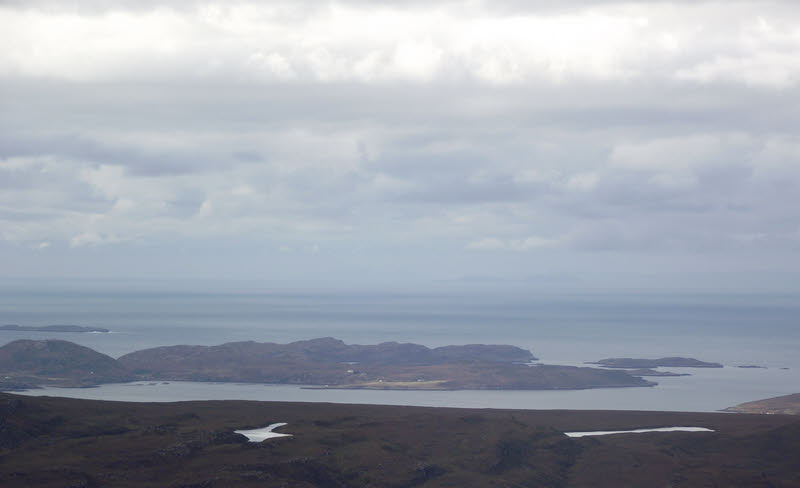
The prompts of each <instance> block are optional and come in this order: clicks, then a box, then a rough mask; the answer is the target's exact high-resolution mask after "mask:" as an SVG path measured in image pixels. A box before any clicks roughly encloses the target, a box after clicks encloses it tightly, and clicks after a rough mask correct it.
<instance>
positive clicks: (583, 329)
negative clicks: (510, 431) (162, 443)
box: [0, 287, 800, 411]
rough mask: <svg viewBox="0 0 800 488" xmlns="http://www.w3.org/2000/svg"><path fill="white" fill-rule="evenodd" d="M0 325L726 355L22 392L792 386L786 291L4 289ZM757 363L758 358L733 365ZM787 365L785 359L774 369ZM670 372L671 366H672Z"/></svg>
mask: <svg viewBox="0 0 800 488" xmlns="http://www.w3.org/2000/svg"><path fill="white" fill-rule="evenodd" d="M1 291H2V293H1V294H0V324H19V325H50V324H76V325H83V326H97V327H105V328H108V329H111V330H112V333H110V334H71V333H60V334H59V333H49V334H47V333H37V332H0V344H5V343H7V342H10V341H13V340H16V339H21V338H34V339H42V338H58V339H65V340H69V341H73V342H76V343H79V344H83V345H86V346H88V347H91V348H93V349H95V350H97V351H100V352H103V353H105V354H109V355H111V356H113V357H119V356H120V355H122V354H126V353H128V352H132V351H135V350H138V349H143V348H147V347H155V346H163V345H173V344H204V345H214V344H221V343H224V342H232V341H244V340H255V341H260V342H264V341H270V342H279V343H285V342H290V341H295V340H300V339H310V338H315V337H324V336H332V337H337V338H339V339H342V340H344V341H345V342H348V343H360V344H373V343H378V342H383V341H399V342H416V343H420V344H425V345H427V346H430V347H435V346H441V345H447V344H468V343H491V344H499V343H502V344H513V345H517V346H520V347H524V348H528V349H530V350H531V351H532V352H533V353H534V354H535V355H536V356H537V357H539V358H540V359H541V361H542V362H545V363H550V364H581V363H583V362H584V361H595V360H598V359H602V358H606V357H621V356H623V357H649V358H653V357H661V356H687V357H695V358H698V359H701V360H704V361H714V362H720V363H723V364H725V365H726V367H725V368H723V369H716V370H697V369H694V370H691V369H688V370H686V372H690V373H692V374H693V376H690V377H679V378H655V381H658V382H659V385H658V386H657V387H654V388H626V389H602V390H587V391H538V392H511V391H493V392H491V391H459V392H397V391H393V392H381V391H341V390H307V389H301V388H298V387H294V386H275V385H272V386H268V385H239V384H227V385H220V384H202V383H180V382H173V383H171V384H170V385H162V384H160V383H158V384H153V385H148V384H133V385H105V386H103V387H100V388H94V389H88V390H71V389H46V390H39V391H38V392H31V393H32V394H42V393H46V394H49V395H63V396H76V397H85V398H102V399H109V400H139V401H177V400H189V399H212V398H213V399H226V398H227V399H258V400H286V401H329V402H345V403H376V404H408V405H432V406H459V407H497V408H581V409H582V408H613V409H646V410H697V411H709V410H716V409H721V408H724V407H727V406H730V405H733V404H736V403H740V402H744V401H749V400H756V399H760V398H764V397H769V396H776V395H782V394H788V393H795V392H798V391H800V299H798V297H796V296H778V297H776V296H753V295H739V296H725V295H703V296H692V295H676V294H672V295H667V294H665V295H654V294H648V295H644V294H598V293H593V294H561V295H559V294H552V293H551V294H548V295H542V294H533V293H532V294H530V295H525V294H521V293H516V294H508V295H501V294H484V295H478V294H464V295H453V294H449V295H448V294H430V295H421V294H420V295H413V294H377V293H376V294H346V293H320V294H275V293H241V292H237V293H175V292H162V291H159V292H142V291H138V292H127V291H116V290H103V291H90V292H87V291H81V292H77V291H74V292H70V291H64V290H55V289H54V290H50V291H40V290H30V289H29V290H19V289H12V288H8V287H6V288H3V289H2V290H1ZM739 365H759V366H763V367H765V368H766V369H741V368H736V366H739ZM783 368H788V369H783ZM670 369H671V370H674V371H680V370H679V369H675V368H670Z"/></svg>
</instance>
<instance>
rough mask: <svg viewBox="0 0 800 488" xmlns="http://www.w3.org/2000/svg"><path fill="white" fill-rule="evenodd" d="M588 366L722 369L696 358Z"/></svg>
mask: <svg viewBox="0 0 800 488" xmlns="http://www.w3.org/2000/svg"><path fill="white" fill-rule="evenodd" d="M587 364H597V365H600V366H602V367H604V368H622V369H639V368H647V369H652V368H659V367H667V368H722V367H723V366H722V365H721V364H719V363H707V362H705V361H699V360H697V359H694V358H681V357H669V358H659V359H635V358H608V359H601V360H599V361H596V362H591V363H587Z"/></svg>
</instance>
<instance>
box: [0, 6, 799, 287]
mask: <svg viewBox="0 0 800 488" xmlns="http://www.w3.org/2000/svg"><path fill="white" fill-rule="evenodd" d="M545 3H549V2H541V3H537V2H511V1H508V2H477V1H476V2H466V3H464V2H438V3H435V4H430V3H429V2H403V3H400V2H397V3H394V2H369V3H365V2H357V1H338V2H324V3H323V2H311V1H307V2H269V3H262V2H257V3H247V2H226V3H221V4H214V3H208V2H195V1H183V2H172V3H166V2H158V3H148V2H141V3H140V2H130V3H125V2H118V3H112V4H109V3H108V2H97V3H92V2H81V3H80V5H79V6H75V5H72V6H70V5H67V4H64V3H62V2H19V3H17V2H6V3H4V4H3V5H2V6H0V26H2V29H0V89H2V93H3V96H2V101H0V104H1V105H0V108H1V110H0V189H1V190H2V191H0V241H2V244H0V246H2V249H4V250H5V252H4V253H5V255H6V256H7V259H6V262H4V263H3V267H4V268H5V269H6V270H8V271H7V272H6V273H7V276H27V275H37V276H47V273H55V274H64V275H68V274H71V273H74V272H76V271H75V269H74V268H80V269H82V270H83V272H84V273H85V274H86V275H87V276H105V275H107V274H108V273H109V271H108V264H107V263H108V262H113V261H114V259H115V257H116V258H117V259H118V260H127V259H130V260H131V262H130V265H125V264H124V263H123V264H119V263H118V264H116V265H114V267H113V270H114V272H115V273H116V272H123V273H124V272H129V273H134V274H136V273H138V274H140V275H142V276H149V275H151V274H153V273H157V272H162V271H164V270H169V271H170V272H174V273H178V274H180V273H183V274H185V275H191V276H194V275H197V276H217V275H218V274H219V273H220V270H229V271H230V273H229V274H230V275H232V276H233V275H236V273H242V274H243V275H246V276H247V277H258V276H263V275H264V274H265V273H272V276H274V277H275V279H280V278H282V277H286V276H289V275H297V274H299V275H302V276H303V277H304V279H307V280H311V281H313V280H315V279H320V278H322V277H323V276H328V277H329V276H330V275H331V274H332V273H333V274H336V273H340V274H344V275H347V276H348V278H352V279H355V280H357V279H359V277H362V276H363V277H364V279H372V278H375V277H376V276H381V277H383V278H385V279H388V278H386V277H387V274H391V275H392V276H394V277H396V278H397V279H404V280H416V279H421V280H428V281H430V280H452V279H456V278H458V277H459V276H462V275H463V276H466V275H487V276H493V277H495V278H497V279H501V280H517V279H524V278H525V277H526V276H530V275H532V274H539V273H543V272H544V273H562V272H563V273H586V274H593V273H594V275H596V276H605V275H607V276H611V275H613V276H617V275H620V274H625V273H627V272H631V271H634V272H640V271H643V270H644V271H647V272H648V273H654V274H655V275H659V274H665V273H667V274H668V273H674V272H684V271H685V272H694V271H703V270H708V271H709V272H722V271H732V272H737V273H740V275H741V276H747V274H748V273H755V272H758V273H767V275H769V273H772V272H774V273H779V272H780V273H786V272H789V273H797V272H800V269H798V265H797V264H793V263H795V262H796V259H792V257H793V256H795V255H796V253H797V251H798V250H800V215H798V213H799V212H798V210H797V208H798V205H796V202H797V196H796V195H797V194H798V191H800V135H798V133H797V130H796V127H800V120H798V119H800V116H798V113H800V111H798V108H800V107H798V100H800V97H799V96H798V84H800V63H797V62H795V61H794V60H796V59H800V13H798V12H797V9H796V8H793V2H789V1H786V2H780V1H774V2H755V1H752V2H748V1H738V2H668V1H653V2H578V1H574V2H566V3H563V4H561V5H560V7H558V8H553V7H548V6H546V5H545ZM48 256H50V257H49V258H48ZM176 256H179V257H176ZM193 258H196V259H193ZM48 259H51V260H52V261H51V262H53V263H62V264H63V263H64V262H65V260H67V262H69V260H70V259H74V260H76V261H75V263H76V264H74V267H70V266H66V267H64V268H63V269H60V270H59V269H55V270H53V269H50V270H48V271H44V270H42V269H41V267H40V266H39V264H40V263H42V262H47V260H48ZM170 263H173V264H174V263H179V264H174V266H172V267H171V266H170ZM199 263H202V264H199ZM631 268H633V269H631ZM615 279H616V278H615Z"/></svg>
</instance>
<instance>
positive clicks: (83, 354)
mask: <svg viewBox="0 0 800 488" xmlns="http://www.w3.org/2000/svg"><path fill="white" fill-rule="evenodd" d="M535 359H536V358H535V357H534V356H533V354H531V352H530V351H527V350H525V349H521V348H518V347H514V346H508V345H483V344H472V345H464V346H445V347H437V348H433V349H431V348H428V347H425V346H422V345H419V344H404V343H397V342H385V343H382V344H377V345H353V344H350V345H348V344H345V343H344V342H342V341H340V340H338V339H333V338H322V339H312V340H307V341H297V342H292V343H289V344H275V343H259V342H253V341H247V342H232V343H227V344H222V345H219V346H167V347H156V348H151V349H144V350H141V351H136V352H133V353H130V354H126V355H124V356H122V357H120V358H119V359H114V358H111V357H109V356H106V355H104V354H100V353H98V352H96V351H93V350H91V349H89V348H86V347H83V346H78V345H77V344H73V343H71V342H67V341H58V340H43V341H33V340H19V341H14V342H12V343H9V344H7V345H5V346H3V347H0V378H2V380H0V389H5V390H18V389H24V388H26V387H35V386H39V385H55V386H69V387H76V386H92V385H97V384H100V383H109V382H124V381H134V380H144V381H213V382H247V383H274V384H295V385H307V386H320V387H330V388H359V389H395V390H412V389H413V390H431V389H436V390H464V389H475V390H480V389H497V390H499V389H504V390H544V389H587V388H618V387H643V386H653V385H655V383H654V382H651V381H647V380H644V379H642V378H641V377H638V376H633V375H630V374H628V373H627V372H625V371H610V370H607V369H600V368H589V367H574V366H554V365H543V364H531V361H533V360H535Z"/></svg>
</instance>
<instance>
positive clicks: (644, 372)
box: [625, 368, 691, 377]
mask: <svg viewBox="0 0 800 488" xmlns="http://www.w3.org/2000/svg"><path fill="white" fill-rule="evenodd" d="M625 372H626V373H628V374H629V375H633V376H664V377H671V376H691V374H689V373H673V372H672V371H656V370H655V369H649V368H640V369H626V370H625Z"/></svg>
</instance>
